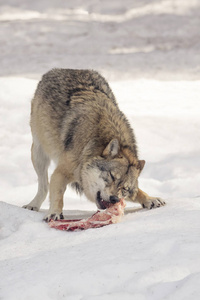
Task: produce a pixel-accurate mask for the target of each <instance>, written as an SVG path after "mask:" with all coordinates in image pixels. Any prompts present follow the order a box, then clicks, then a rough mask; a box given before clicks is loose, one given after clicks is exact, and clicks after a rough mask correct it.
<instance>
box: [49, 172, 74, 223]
mask: <svg viewBox="0 0 200 300" xmlns="http://www.w3.org/2000/svg"><path fill="white" fill-rule="evenodd" d="M68 182H69V180H68V178H67V176H66V175H65V174H63V172H62V168H61V167H57V168H56V169H55V171H54V173H53V174H52V176H51V180H50V187H49V198H50V208H49V211H48V213H47V215H46V216H45V218H44V220H45V221H47V222H48V221H50V220H51V219H53V220H60V219H63V214H62V209H63V196H64V192H65V190H66V185H67V183H68Z"/></svg>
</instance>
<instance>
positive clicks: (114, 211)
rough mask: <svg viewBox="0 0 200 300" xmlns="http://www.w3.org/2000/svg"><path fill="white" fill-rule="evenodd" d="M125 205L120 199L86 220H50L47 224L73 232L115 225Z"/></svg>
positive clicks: (119, 219)
mask: <svg viewBox="0 0 200 300" xmlns="http://www.w3.org/2000/svg"><path fill="white" fill-rule="evenodd" d="M125 206H126V204H125V201H124V199H123V198H122V199H120V201H119V202H117V203H115V204H110V206H109V207H108V208H107V209H105V210H98V211H97V212H96V213H95V214H93V215H92V216H91V217H89V218H87V219H79V220H57V221H55V220H50V222H49V223H48V225H49V227H51V228H55V229H59V230H67V231H75V230H86V229H89V228H99V227H103V226H106V225H109V224H115V223H118V222H120V221H121V218H122V216H123V215H124V208H125Z"/></svg>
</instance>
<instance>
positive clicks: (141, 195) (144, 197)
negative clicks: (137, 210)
mask: <svg viewBox="0 0 200 300" xmlns="http://www.w3.org/2000/svg"><path fill="white" fill-rule="evenodd" d="M134 201H135V202H139V203H140V204H141V205H142V207H143V208H148V209H152V208H156V207H160V206H163V205H165V202H164V201H163V200H162V199H161V198H158V197H150V196H149V195H148V194H146V193H145V192H143V191H142V190H140V189H139V190H138V193H137V196H136V198H135V199H134Z"/></svg>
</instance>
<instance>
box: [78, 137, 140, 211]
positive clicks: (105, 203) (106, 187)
mask: <svg viewBox="0 0 200 300" xmlns="http://www.w3.org/2000/svg"><path fill="white" fill-rule="evenodd" d="M144 164H145V161H143V160H141V161H138V160H137V159H136V158H135V157H134V155H133V154H132V153H131V151H130V150H129V149H120V146H119V142H118V140H117V139H113V140H112V141H111V142H110V143H109V144H108V145H107V147H106V148H105V149H104V151H103V153H102V156H97V157H94V158H92V159H90V160H89V161H88V162H87V163H85V164H84V166H83V169H82V173H81V179H82V188H83V191H84V193H85V195H86V196H87V198H88V199H89V200H91V201H93V202H96V204H97V206H98V208H100V209H105V208H107V207H109V205H110V203H116V202H118V201H119V199H120V198H122V197H123V198H125V199H127V198H130V199H134V196H135V195H136V194H137V192H138V176H139V174H140V172H141V170H142V169H143V167H144Z"/></svg>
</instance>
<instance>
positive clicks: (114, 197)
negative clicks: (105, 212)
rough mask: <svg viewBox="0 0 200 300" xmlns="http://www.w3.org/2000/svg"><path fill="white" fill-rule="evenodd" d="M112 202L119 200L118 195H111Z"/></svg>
mask: <svg viewBox="0 0 200 300" xmlns="http://www.w3.org/2000/svg"><path fill="white" fill-rule="evenodd" d="M110 202H111V203H112V204H115V203H117V202H119V198H118V197H117V196H110Z"/></svg>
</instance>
